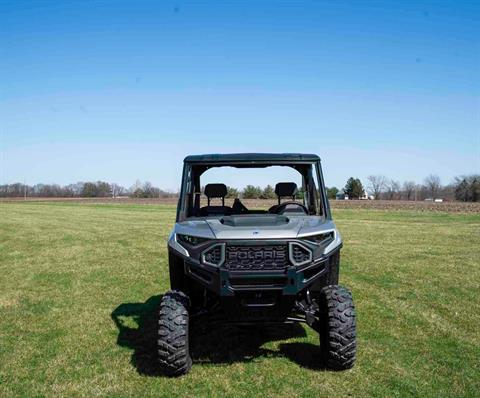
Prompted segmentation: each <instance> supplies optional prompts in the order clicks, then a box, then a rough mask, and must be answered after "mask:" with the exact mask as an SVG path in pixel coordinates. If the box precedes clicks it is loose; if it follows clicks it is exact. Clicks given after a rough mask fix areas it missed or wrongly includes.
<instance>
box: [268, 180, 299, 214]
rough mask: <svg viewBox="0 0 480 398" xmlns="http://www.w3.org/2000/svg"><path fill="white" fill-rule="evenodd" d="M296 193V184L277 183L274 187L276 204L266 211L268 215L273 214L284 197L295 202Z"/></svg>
mask: <svg viewBox="0 0 480 398" xmlns="http://www.w3.org/2000/svg"><path fill="white" fill-rule="evenodd" d="M297 192H298V188H297V184H295V183H294V182H279V183H277V185H275V194H276V195H277V198H278V204H276V205H274V206H272V207H270V209H268V212H269V213H275V212H276V210H277V208H278V206H280V203H281V199H282V198H286V197H291V198H292V200H295V195H296V194H297Z"/></svg>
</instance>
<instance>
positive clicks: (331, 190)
mask: <svg viewBox="0 0 480 398" xmlns="http://www.w3.org/2000/svg"><path fill="white" fill-rule="evenodd" d="M337 193H338V188H337V187H331V188H327V196H328V199H335V198H336V197H337Z"/></svg>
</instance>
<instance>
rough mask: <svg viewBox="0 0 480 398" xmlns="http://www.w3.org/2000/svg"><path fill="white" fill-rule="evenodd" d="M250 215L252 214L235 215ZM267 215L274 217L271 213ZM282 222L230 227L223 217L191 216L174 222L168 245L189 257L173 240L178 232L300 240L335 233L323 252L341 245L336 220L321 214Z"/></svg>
mask: <svg viewBox="0 0 480 398" xmlns="http://www.w3.org/2000/svg"><path fill="white" fill-rule="evenodd" d="M237 217H251V216H247V215H246V216H237ZM270 217H275V215H271V216H270ZM287 219H288V222H286V223H284V224H281V225H262V223H261V220H260V219H259V223H258V225H248V226H245V225H241V226H232V225H226V224H224V223H222V217H204V218H192V219H189V220H187V221H183V222H178V223H176V224H175V226H174V229H173V231H172V234H171V236H170V239H169V242H168V244H169V246H170V247H172V248H173V249H175V250H176V251H177V252H180V254H182V255H183V256H188V252H187V253H185V252H186V250H185V249H184V248H183V247H182V246H181V245H180V244H179V243H178V242H177V241H176V235H177V234H183V235H190V236H195V237H201V238H207V239H212V240H215V239H218V240H248V239H251V240H263V239H275V240H277V239H285V240H288V239H299V238H306V237H308V236H313V235H319V234H323V233H328V232H332V231H333V232H334V240H333V241H332V242H331V243H330V244H329V245H328V246H327V247H326V248H325V251H324V253H325V254H327V253H328V252H330V251H332V250H334V249H335V248H336V247H338V246H340V245H341V244H342V238H341V235H340V233H339V232H338V230H337V228H336V226H335V223H334V222H333V221H332V220H328V219H325V218H324V217H321V216H306V215H293V216H288V217H287Z"/></svg>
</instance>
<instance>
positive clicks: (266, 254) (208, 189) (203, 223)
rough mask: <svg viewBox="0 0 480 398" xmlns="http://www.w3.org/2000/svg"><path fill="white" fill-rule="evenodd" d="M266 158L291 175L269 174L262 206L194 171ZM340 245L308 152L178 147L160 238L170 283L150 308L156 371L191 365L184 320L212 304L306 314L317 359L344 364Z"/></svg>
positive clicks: (267, 313)
mask: <svg viewBox="0 0 480 398" xmlns="http://www.w3.org/2000/svg"><path fill="white" fill-rule="evenodd" d="M274 166H282V167H277V169H279V170H283V171H285V170H286V169H287V168H288V169H289V170H288V171H289V172H290V174H295V175H296V176H298V181H299V184H297V183H295V182H293V181H287V182H285V181H282V180H281V181H278V182H277V181H272V185H273V184H274V183H275V182H276V184H275V194H276V197H277V198H276V202H275V204H274V205H273V206H271V207H270V208H268V210H258V209H256V208H247V206H246V204H247V201H245V200H243V202H244V203H242V200H241V198H235V199H234V200H233V203H232V204H231V205H228V204H227V203H226V196H227V186H226V185H225V184H223V183H221V182H216V183H209V184H206V185H205V186H204V187H203V189H202V186H203V185H202V180H203V176H204V174H205V173H206V172H207V171H209V170H211V169H216V168H222V167H225V168H226V167H230V169H228V170H233V169H231V168H237V169H239V170H237V171H242V170H240V169H245V168H254V169H257V170H258V172H260V171H261V170H260V169H263V168H270V167H274ZM257 170H255V173H256V172H257ZM297 173H298V174H297ZM300 184H301V186H300V188H299V185H300ZM205 197H206V198H205ZM297 198H298V199H297ZM205 200H206V203H205V205H202V202H205ZM229 200H230V201H231V199H230V198H229ZM213 202H218V203H213ZM257 205H258V204H257ZM250 207H253V206H251V205H250ZM341 247H342V238H341V235H340V233H339V232H338V230H337V228H336V227H335V224H334V223H333V221H332V216H331V214H330V208H329V203H328V199H327V196H326V192H325V186H324V182H323V176H322V169H321V166H320V158H319V157H318V156H317V155H310V154H260V153H251V154H225V155H216V154H215V155H194V156H188V157H186V158H185V160H184V166H183V176H182V185H181V192H180V197H179V200H178V208H177V216H176V223H175V226H174V228H173V231H172V233H171V235H170V238H169V241H168V254H169V272H170V286H171V291H169V292H167V293H166V294H165V295H164V296H163V297H162V300H161V303H160V310H159V322H158V345H157V348H158V363H159V366H160V368H161V370H162V371H163V373H164V374H166V375H170V376H179V375H182V374H185V373H187V372H188V371H189V370H190V368H191V366H192V358H191V356H190V349H189V337H190V336H189V333H190V332H191V330H192V329H191V328H190V327H189V326H190V323H191V322H194V321H195V318H196V317H198V316H200V315H202V314H212V313H216V312H221V313H222V314H223V316H224V319H225V321H226V322H233V323H237V324H240V325H250V324H272V323H273V324H277V323H278V324H280V323H292V322H303V323H306V324H308V325H309V326H310V327H312V328H313V329H314V330H315V331H317V332H318V333H319V335H320V352H321V358H320V357H319V359H318V360H319V362H320V361H321V364H322V365H323V366H324V367H326V368H330V369H334V370H343V369H348V368H350V367H352V366H353V364H354V361H355V354H356V332H355V309H354V305H353V301H352V296H351V293H350V292H349V291H348V290H347V289H346V288H344V287H341V286H339V285H338V277H339V264H340V249H341Z"/></svg>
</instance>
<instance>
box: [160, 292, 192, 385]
mask: <svg viewBox="0 0 480 398" xmlns="http://www.w3.org/2000/svg"><path fill="white" fill-rule="evenodd" d="M189 307H190V300H189V298H188V296H187V295H186V294H185V293H183V292H181V291H178V290H172V291H170V292H167V293H166V294H165V295H164V296H163V298H162V301H161V303H160V313H159V319H158V342H157V343H158V345H157V348H158V363H159V366H160V370H161V371H162V373H164V374H165V375H167V376H181V375H183V374H185V373H187V372H188V371H189V370H190V368H191V367H192V358H191V357H190V349H189V314H188V310H189Z"/></svg>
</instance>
